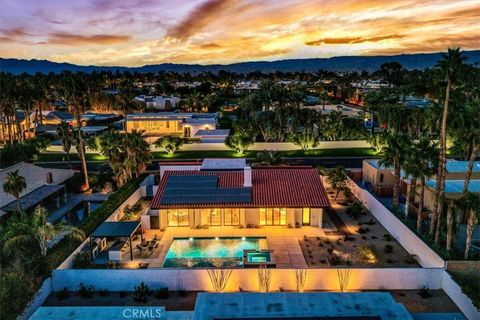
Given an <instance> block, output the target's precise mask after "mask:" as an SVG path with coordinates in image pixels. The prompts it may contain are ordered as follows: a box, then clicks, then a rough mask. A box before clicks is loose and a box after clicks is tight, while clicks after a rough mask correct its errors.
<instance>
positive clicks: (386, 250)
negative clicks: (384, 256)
mask: <svg viewBox="0 0 480 320" xmlns="http://www.w3.org/2000/svg"><path fill="white" fill-rule="evenodd" d="M383 252H385V253H392V252H393V246H392V245H391V244H386V245H385V248H384V249H383Z"/></svg>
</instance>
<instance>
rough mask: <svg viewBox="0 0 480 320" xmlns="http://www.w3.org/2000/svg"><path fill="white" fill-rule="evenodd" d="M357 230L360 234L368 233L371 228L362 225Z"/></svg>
mask: <svg viewBox="0 0 480 320" xmlns="http://www.w3.org/2000/svg"><path fill="white" fill-rule="evenodd" d="M356 231H357V233H358V234H367V233H368V232H370V228H364V227H360V228H357V230H356Z"/></svg>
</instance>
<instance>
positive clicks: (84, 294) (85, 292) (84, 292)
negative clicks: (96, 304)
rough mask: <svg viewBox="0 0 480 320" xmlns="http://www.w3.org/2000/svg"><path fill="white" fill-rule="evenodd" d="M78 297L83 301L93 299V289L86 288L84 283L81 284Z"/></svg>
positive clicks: (90, 287)
mask: <svg viewBox="0 0 480 320" xmlns="http://www.w3.org/2000/svg"><path fill="white" fill-rule="evenodd" d="M78 295H79V296H80V298H83V299H90V298H92V297H93V287H92V286H88V287H87V286H85V285H84V284H83V283H80V289H79V290H78Z"/></svg>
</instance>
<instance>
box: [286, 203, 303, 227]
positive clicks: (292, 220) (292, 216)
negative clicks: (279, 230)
mask: <svg viewBox="0 0 480 320" xmlns="http://www.w3.org/2000/svg"><path fill="white" fill-rule="evenodd" d="M296 222H298V223H300V225H301V224H302V209H299V208H287V226H290V225H291V226H292V227H295V224H296Z"/></svg>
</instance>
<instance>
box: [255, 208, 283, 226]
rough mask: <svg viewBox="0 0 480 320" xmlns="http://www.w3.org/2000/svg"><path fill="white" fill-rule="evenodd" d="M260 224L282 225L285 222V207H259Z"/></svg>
mask: <svg viewBox="0 0 480 320" xmlns="http://www.w3.org/2000/svg"><path fill="white" fill-rule="evenodd" d="M259 212H260V225H262V226H284V225H286V224H287V209H286V208H260V209H259Z"/></svg>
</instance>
